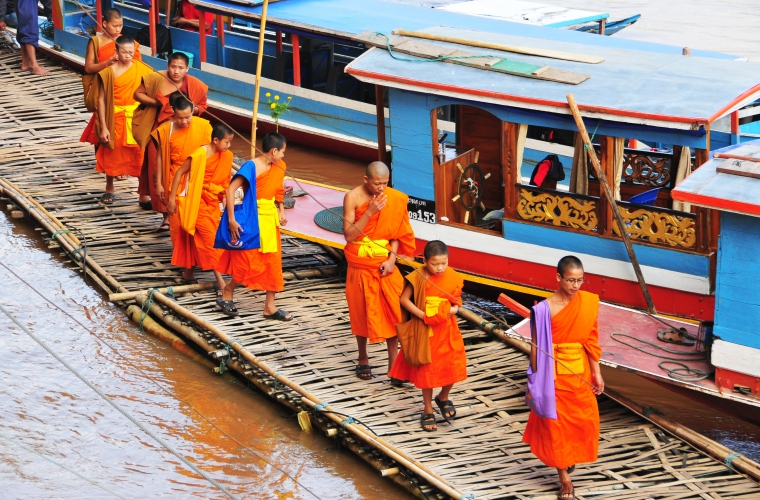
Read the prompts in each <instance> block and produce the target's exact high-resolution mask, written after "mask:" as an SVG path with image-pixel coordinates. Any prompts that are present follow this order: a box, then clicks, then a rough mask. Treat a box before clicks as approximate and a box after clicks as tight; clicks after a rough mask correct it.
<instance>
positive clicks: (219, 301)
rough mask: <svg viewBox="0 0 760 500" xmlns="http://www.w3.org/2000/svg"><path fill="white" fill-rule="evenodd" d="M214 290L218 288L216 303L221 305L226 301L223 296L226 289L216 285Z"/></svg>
mask: <svg viewBox="0 0 760 500" xmlns="http://www.w3.org/2000/svg"><path fill="white" fill-rule="evenodd" d="M214 290H216V305H218V306H220V307H221V305H222V302H224V299H223V298H222V297H223V296H224V289H223V288H219V287H218V286H216V285H214Z"/></svg>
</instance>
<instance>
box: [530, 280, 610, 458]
mask: <svg viewBox="0 0 760 500" xmlns="http://www.w3.org/2000/svg"><path fill="white" fill-rule="evenodd" d="M598 311H599V296H598V295H596V294H593V293H589V292H584V291H578V293H577V294H576V295H575V297H574V298H573V300H571V301H570V303H569V304H568V305H566V306H565V308H564V309H562V310H561V311H560V312H558V313H557V314H556V315H555V316H554V317H552V342H553V343H554V344H555V345H556V344H565V343H571V342H577V343H579V344H581V345H582V346H583V350H584V351H585V353H586V354H587V356H582V361H583V368H584V371H583V373H579V374H578V375H580V377H581V378H582V379H583V380H581V378H579V377H577V376H576V375H573V374H567V375H563V374H561V373H557V371H558V370H557V368H556V366H555V374H556V375H555V380H554V387H555V397H556V400H557V420H552V419H550V418H542V417H539V416H538V415H536V414H535V413H533V412H532V411H531V412H530V416H529V417H528V425H527V426H526V427H525V434H524V435H523V442H524V443H528V444H530V451H531V452H533V454H534V455H536V456H537V457H538V458H539V460H541V461H542V462H543V463H544V464H546V465H547V466H548V467H555V468H558V469H565V468H567V467H570V466H572V465H575V464H579V463H588V462H594V461H595V460H596V458H597V451H598V449H599V407H598V406H597V402H596V396H595V395H594V393H593V392H592V390H591V386H590V385H589V384H590V383H591V370H590V368H589V362H588V356H590V357H591V358H592V359H594V360H596V361H599V359H600V358H601V356H602V348H601V347H600V346H599V340H598V338H599V331H598V329H597V324H596V318H597V313H598ZM556 352H557V351H556V349H555V357H556ZM555 365H556V363H555Z"/></svg>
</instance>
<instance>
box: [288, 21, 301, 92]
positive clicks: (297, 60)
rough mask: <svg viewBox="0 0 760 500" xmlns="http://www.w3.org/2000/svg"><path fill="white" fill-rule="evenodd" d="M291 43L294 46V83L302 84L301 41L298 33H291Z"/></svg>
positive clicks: (297, 85) (296, 84)
mask: <svg viewBox="0 0 760 500" xmlns="http://www.w3.org/2000/svg"><path fill="white" fill-rule="evenodd" d="M290 43H291V46H292V47H293V85H295V86H296V87H300V86H301V42H300V40H299V39H298V35H296V34H295V33H291V34H290Z"/></svg>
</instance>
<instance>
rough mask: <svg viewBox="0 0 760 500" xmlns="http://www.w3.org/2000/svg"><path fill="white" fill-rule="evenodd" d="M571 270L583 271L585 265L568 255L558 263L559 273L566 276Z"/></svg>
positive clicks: (573, 256)
mask: <svg viewBox="0 0 760 500" xmlns="http://www.w3.org/2000/svg"><path fill="white" fill-rule="evenodd" d="M570 269H581V270H583V264H582V263H581V260H580V259H579V258H578V257H576V256H575V255H566V256H565V257H562V258H561V259H560V261H559V263H557V273H558V274H559V275H560V276H564V275H565V272H566V271H568V270H570Z"/></svg>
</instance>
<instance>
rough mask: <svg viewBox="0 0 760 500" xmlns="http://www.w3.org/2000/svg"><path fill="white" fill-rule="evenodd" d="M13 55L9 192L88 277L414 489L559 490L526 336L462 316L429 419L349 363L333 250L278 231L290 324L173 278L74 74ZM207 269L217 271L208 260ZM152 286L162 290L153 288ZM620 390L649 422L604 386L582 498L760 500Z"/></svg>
mask: <svg viewBox="0 0 760 500" xmlns="http://www.w3.org/2000/svg"><path fill="white" fill-rule="evenodd" d="M2 36H3V35H2V34H0V39H2ZM19 65H20V59H19V56H18V53H17V52H13V51H8V50H6V51H3V50H2V46H1V45H0V74H1V75H2V76H0V81H1V82H2V85H0V109H2V110H3V112H2V113H0V189H2V191H3V193H4V195H5V196H6V197H8V198H9V199H10V200H11V201H12V203H13V204H14V205H15V206H17V207H19V208H20V209H22V210H23V211H24V212H26V214H27V215H29V216H30V217H31V218H32V219H33V220H34V221H35V222H36V223H37V224H38V225H40V226H42V231H43V236H44V237H45V238H46V241H47V242H48V244H49V246H50V247H51V248H61V249H62V250H64V251H65V253H66V255H68V256H69V257H70V258H71V260H72V262H74V263H75V264H76V265H78V266H80V267H84V266H83V263H84V262H85V261H86V263H87V266H86V271H87V275H88V276H89V277H91V278H92V279H93V280H94V281H95V282H96V283H97V284H98V285H99V286H100V287H101V288H102V289H103V291H105V292H106V293H109V294H120V295H119V296H115V297H114V298H115V299H118V300H119V302H118V303H119V304H121V305H123V306H124V307H125V308H126V307H127V306H129V311H130V314H131V317H132V318H133V319H137V320H139V317H140V315H141V313H140V311H139V310H137V308H136V307H135V306H134V305H130V304H134V302H137V304H138V305H139V306H141V307H142V309H143V311H148V312H149V313H150V316H151V317H152V319H153V320H157V321H150V320H149V321H146V324H149V325H150V327H149V328H146V330H151V331H153V330H162V331H166V328H168V329H169V330H173V331H174V332H175V333H178V334H180V335H181V336H182V337H183V339H184V341H187V342H188V343H193V344H195V345H196V346H197V347H198V348H200V350H201V351H203V352H205V353H207V358H208V359H210V360H213V362H214V364H218V365H220V369H219V371H222V372H223V371H224V370H225V369H227V370H230V369H231V370H235V371H236V372H238V374H239V375H240V376H242V377H245V378H247V379H248V380H250V381H252V382H253V383H254V384H255V385H256V386H257V387H259V388H260V389H261V390H263V391H264V392H265V393H266V394H268V395H269V396H270V397H272V398H273V399H274V400H275V401H277V402H279V403H281V404H283V405H285V406H287V407H288V408H290V409H292V410H294V411H297V412H306V413H301V414H300V415H299V417H301V416H304V415H308V417H309V421H310V423H311V425H313V426H315V427H317V428H318V429H320V430H321V431H322V432H324V433H326V434H327V435H328V436H330V437H332V438H335V439H337V440H339V442H340V443H341V444H343V445H344V446H346V447H347V448H349V449H350V450H352V451H353V452H355V453H356V454H357V455H358V456H359V457H360V458H362V459H363V460H364V461H366V462H367V463H369V464H370V465H371V466H373V467H375V468H376V469H378V470H379V471H380V472H381V473H382V474H383V475H384V476H388V477H389V478H390V479H391V480H393V481H395V482H396V483H398V484H400V485H401V486H403V487H405V488H406V489H408V490H409V491H410V492H411V493H412V494H414V495H416V496H417V497H419V498H423V499H431V498H447V497H449V498H477V499H496V498H516V499H535V500H541V499H545V500H550V499H554V498H556V491H557V488H558V484H557V477H556V471H555V470H553V469H548V468H546V467H545V466H543V464H541V463H540V462H539V461H538V460H537V459H536V458H535V457H534V456H533V455H532V454H531V453H530V450H529V449H528V447H527V446H526V445H525V444H523V443H522V433H523V430H524V428H525V424H526V422H527V417H528V410H527V408H526V407H525V406H524V405H523V395H524V391H525V381H526V376H525V370H526V368H527V358H526V356H525V354H524V346H520V345H519V343H517V341H514V340H511V339H509V338H507V337H505V335H504V333H503V332H501V331H499V330H498V329H496V330H494V328H493V325H484V324H483V322H482V319H479V318H477V317H475V316H474V315H473V314H470V316H471V319H475V320H476V321H479V322H481V325H482V326H485V328H486V329H491V330H494V331H492V332H491V333H493V334H495V335H488V334H487V333H484V331H483V329H482V328H481V327H479V326H477V325H473V324H472V323H468V322H465V321H464V320H462V321H461V322H460V326H461V328H462V333H463V335H464V337H465V343H466V346H467V357H468V379H467V380H466V381H465V382H463V383H460V384H457V385H456V386H455V387H454V390H453V393H452V399H453V400H454V401H455V403H456V405H457V410H458V416H457V419H456V420H454V421H452V422H451V423H450V424H449V423H445V422H443V421H442V419H441V418H440V416H439V424H438V431H437V432H434V433H426V432H424V431H422V430H421V429H420V425H419V415H420V412H421V396H420V393H419V391H418V390H417V389H415V388H412V387H408V388H404V389H395V388H392V387H391V386H390V384H389V380H388V379H387V378H386V377H385V376H379V377H377V378H375V379H373V380H372V381H369V382H366V381H361V380H359V379H357V378H356V377H355V376H354V367H355V363H356V361H355V359H356V343H355V340H354V338H353V336H352V335H351V331H350V326H349V322H348V312H347V307H346V302H345V298H344V286H343V283H342V280H341V279H340V276H339V273H340V270H341V263H340V262H339V261H338V260H337V259H336V255H335V254H334V253H333V252H331V251H328V250H326V249H324V248H322V247H320V246H319V245H316V244H313V243H310V242H305V241H303V240H298V239H295V238H291V237H286V236H283V267H284V270H285V271H286V272H285V274H286V279H287V281H286V286H285V291H284V292H283V293H281V294H278V299H277V300H278V304H279V305H280V306H281V307H283V308H284V309H287V310H288V311H291V312H292V313H293V314H294V316H295V321H293V322H291V323H278V322H271V321H266V320H264V318H263V317H262V315H261V310H262V306H263V301H264V295H263V294H262V293H257V292H251V291H248V290H244V289H242V288H240V289H238V291H237V292H236V302H237V306H238V308H239V310H240V311H241V314H240V316H239V317H237V318H227V317H226V316H224V315H222V314H221V313H219V312H217V311H215V310H214V304H215V298H214V292H213V290H210V286H211V285H210V284H200V285H190V286H181V285H179V282H180V279H181V277H180V276H181V274H180V270H179V269H177V268H175V267H173V266H172V265H171V263H170V257H171V244H170V241H169V236H168V234H167V233H159V232H156V231H155V228H156V227H157V226H158V224H159V222H160V215H158V214H155V213H153V212H149V211H144V210H141V209H139V207H138V206H137V193H136V190H137V183H136V180H134V179H130V180H127V181H117V183H116V202H115V203H114V204H113V205H110V206H103V205H101V204H100V203H98V198H99V196H100V194H101V193H102V189H103V185H104V179H103V177H102V175H101V174H98V173H97V172H95V170H94V155H93V151H92V147H91V146H89V145H86V144H82V143H79V142H78V138H79V135H80V133H81V130H82V129H83V128H84V126H85V124H86V121H87V120H88V119H89V116H88V115H87V114H86V113H85V111H84V108H83V107H82V106H81V84H80V79H79V75H77V74H76V73H74V72H71V71H68V70H66V69H64V68H62V67H61V66H56V65H55V64H54V63H51V62H50V61H45V66H46V67H47V68H48V69H50V70H51V72H52V74H53V76H51V77H48V78H39V77H34V76H31V75H29V74H27V73H22V72H20V70H19ZM22 146H23V147H22ZM69 230H72V232H68V231H69ZM85 245H86V251H85V250H84V246H85ZM85 254H86V255H85ZM199 276H200V277H201V279H202V280H203V279H205V280H206V281H211V276H210V273H208V274H202V273H201V274H200V275H199ZM154 287H155V288H163V290H161V291H156V292H152V293H151V292H150V291H149V289H151V288H154ZM168 287H172V289H168ZM168 291H173V292H174V294H175V295H176V299H171V298H170V297H169V296H167V295H166V293H167V292H168ZM133 301H134V302H133ZM465 314H467V313H465ZM164 327H166V328H164ZM161 335H162V336H163V338H166V337H167V336H171V338H176V337H173V336H172V334H171V332H167V333H165V334H161ZM499 337H501V338H502V340H507V342H506V343H505V342H502V341H500V340H499ZM169 341H171V342H172V343H174V342H177V341H178V342H181V343H184V342H183V341H181V340H169ZM186 347H187V346H186ZM190 352H191V354H192V351H190ZM384 352H385V349H384V346H383V345H374V346H371V347H370V357H371V359H372V360H374V361H375V371H376V372H377V373H382V372H383V371H384V370H383V368H382V367H381V366H380V365H382V364H383V363H384V361H385V359H386V358H385V354H384ZM617 399H618V400H619V401H622V402H623V403H624V404H626V405H627V406H628V407H629V408H633V409H634V410H635V411H637V412H638V413H641V414H644V415H647V417H648V419H647V418H644V417H642V416H640V415H637V414H636V413H634V412H632V411H630V410H629V409H628V408H626V407H624V406H622V405H621V404H619V403H618V402H616V401H613V400H612V399H610V398H608V397H601V398H600V414H601V437H600V444H599V460H598V461H597V462H596V463H593V464H581V465H579V466H578V467H577V470H576V472H575V473H574V474H573V481H574V484H575V492H576V495H577V498H579V499H592V498H605V499H626V500H637V499H640V500H644V499H652V498H662V499H673V500H676V499H679V500H680V499H684V500H688V499H704V500H710V499H729V498H730V499H742V500H744V499H759V498H760V487H758V485H757V478H758V477H760V468H759V467H758V465H757V464H755V463H754V462H752V461H750V460H747V459H745V458H743V457H741V456H739V455H736V454H731V453H730V450H728V451H726V449H725V448H723V447H721V445H718V444H717V443H714V442H712V441H710V440H709V439H707V438H705V437H703V436H699V435H698V434H696V433H693V432H692V431H689V430H688V429H685V428H683V427H681V426H677V424H674V423H673V422H671V421H669V420H667V419H666V418H665V417H663V416H658V415H656V413H654V410H652V409H643V408H640V407H637V406H636V405H635V403H632V402H626V401H625V400H624V398H622V397H619V396H618V397H617ZM299 420H300V418H299ZM652 422H656V423H657V424H658V425H659V427H658V426H657V425H654V424H653V423H652ZM663 429H665V430H666V431H667V432H666V431H664V430H663ZM674 436H677V437H674ZM686 441H689V443H692V444H689V443H687V442H686ZM716 456H717V457H720V458H721V459H725V458H727V460H726V461H725V462H723V461H721V460H718V459H716V458H714V457H716ZM740 471H742V472H744V473H746V475H745V474H742V473H740ZM748 476H749V477H748ZM750 477H754V478H755V479H754V480H753V479H750Z"/></svg>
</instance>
